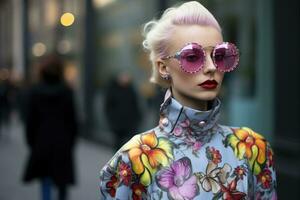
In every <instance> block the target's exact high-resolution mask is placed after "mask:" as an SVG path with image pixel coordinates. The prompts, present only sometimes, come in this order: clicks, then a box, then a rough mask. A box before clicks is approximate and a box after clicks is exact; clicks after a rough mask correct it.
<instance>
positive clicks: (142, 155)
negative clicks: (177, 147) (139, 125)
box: [122, 131, 173, 186]
mask: <svg viewBox="0 0 300 200" xmlns="http://www.w3.org/2000/svg"><path fill="white" fill-rule="evenodd" d="M122 150H123V151H128V156H129V159H130V161H131V163H132V169H133V171H134V173H136V174H137V175H140V182H141V184H143V185H144V186H148V185H150V183H151V177H152V175H153V174H154V173H155V172H156V171H157V167H159V166H164V167H165V166H167V165H169V162H170V159H173V154H172V144H171V142H170V141H169V140H167V139H166V138H162V137H161V138H157V137H156V135H155V132H154V131H152V132H149V133H146V134H143V135H136V136H135V137H134V138H133V139H132V140H131V141H129V142H128V143H127V144H125V145H124V146H123V148H122Z"/></svg>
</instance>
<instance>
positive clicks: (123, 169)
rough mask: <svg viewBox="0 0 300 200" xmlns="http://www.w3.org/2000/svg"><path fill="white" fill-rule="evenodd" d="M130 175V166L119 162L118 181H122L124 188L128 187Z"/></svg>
mask: <svg viewBox="0 0 300 200" xmlns="http://www.w3.org/2000/svg"><path fill="white" fill-rule="evenodd" d="M131 175H132V174H131V170H130V166H129V165H127V164H126V163H124V162H120V164H119V177H120V180H122V181H123V183H124V184H125V185H126V186H129V184H130V180H131Z"/></svg>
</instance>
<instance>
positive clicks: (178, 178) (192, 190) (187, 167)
mask: <svg viewBox="0 0 300 200" xmlns="http://www.w3.org/2000/svg"><path fill="white" fill-rule="evenodd" d="M156 181H157V185H158V186H159V187H160V188H161V189H162V190H164V191H167V192H168V197H169V199H176V200H177V199H186V200H189V199H193V198H194V197H195V196H197V195H198V193H199V188H198V185H197V178H196V176H194V175H193V174H192V166H191V161H190V160H189V158H187V157H184V158H181V159H180V160H177V161H175V162H173V163H172V164H171V166H170V167H168V168H165V169H162V170H161V171H159V172H158V174H157V176H156Z"/></svg>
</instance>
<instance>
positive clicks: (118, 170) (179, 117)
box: [100, 92, 277, 200]
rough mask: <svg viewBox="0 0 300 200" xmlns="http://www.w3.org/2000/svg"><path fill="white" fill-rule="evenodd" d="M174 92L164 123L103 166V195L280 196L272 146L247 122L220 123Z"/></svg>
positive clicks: (177, 199)
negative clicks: (178, 98) (244, 124)
mask: <svg viewBox="0 0 300 200" xmlns="http://www.w3.org/2000/svg"><path fill="white" fill-rule="evenodd" d="M220 104H221V103H220V101H219V100H218V99H216V100H215V101H214V102H213V106H212V109H211V110H209V111H198V110H194V109H191V108H188V107H184V106H182V105H181V104H180V103H179V102H177V101H176V100H175V99H173V98H172V97H171V95H170V92H168V93H167V95H166V99H165V101H164V103H163V104H162V106H161V113H160V116H161V118H160V122H159V125H158V126H157V127H156V128H154V129H152V130H149V131H147V132H144V133H141V134H138V135H136V136H134V137H133V138H132V139H131V140H130V141H129V142H128V143H126V144H125V145H124V146H123V147H122V148H121V149H120V150H119V151H118V152H117V153H116V154H115V155H114V156H113V158H112V159H111V161H109V162H108V163H107V164H106V165H105V166H104V168H103V169H102V170H101V172H100V199H120V200H128V199H134V200H141V199H155V200H159V199H174V200H191V199H205V200H206V199H214V200H217V199H224V200H239V199H268V200H269V199H277V196H276V191H275V188H276V176H275V171H274V163H273V151H272V149H271V147H270V145H269V143H268V142H267V141H266V139H265V138H264V137H263V136H261V135H260V134H258V133H256V132H254V131H253V130H251V129H249V128H246V127H239V128H234V127H228V126H222V125H220V124H218V123H217V121H218V116H219V111H220Z"/></svg>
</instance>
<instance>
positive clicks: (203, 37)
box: [169, 25, 223, 51]
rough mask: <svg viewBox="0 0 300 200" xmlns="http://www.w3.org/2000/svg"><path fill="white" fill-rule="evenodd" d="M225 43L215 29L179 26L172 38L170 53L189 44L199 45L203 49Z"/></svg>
mask: <svg viewBox="0 0 300 200" xmlns="http://www.w3.org/2000/svg"><path fill="white" fill-rule="evenodd" d="M221 42H223V37H222V34H221V33H220V32H219V31H218V30H217V29H216V28H214V27H211V26H199V25H187V26H177V27H175V29H174V33H173V34H172V36H171V38H170V48H169V50H170V51H174V50H175V51H176V50H178V49H180V48H182V47H183V46H184V45H186V44H188V43H198V44H200V45H201V46H203V47H208V46H215V45H216V44H219V43H221Z"/></svg>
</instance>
